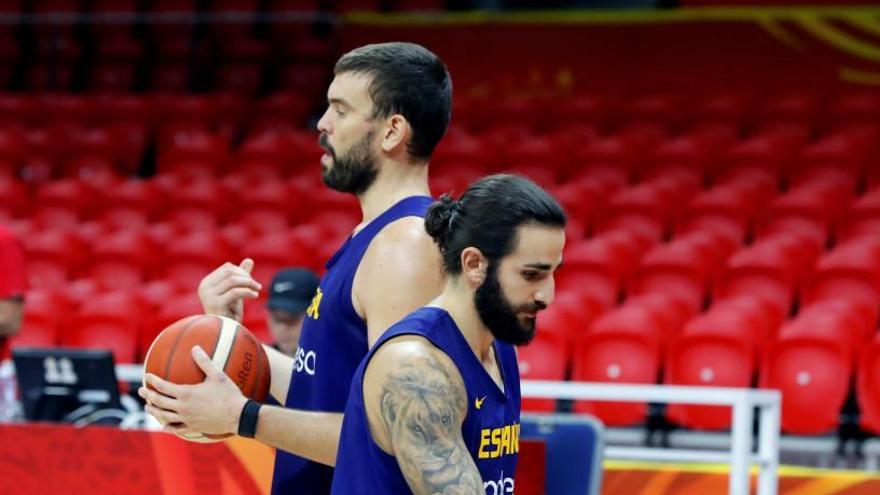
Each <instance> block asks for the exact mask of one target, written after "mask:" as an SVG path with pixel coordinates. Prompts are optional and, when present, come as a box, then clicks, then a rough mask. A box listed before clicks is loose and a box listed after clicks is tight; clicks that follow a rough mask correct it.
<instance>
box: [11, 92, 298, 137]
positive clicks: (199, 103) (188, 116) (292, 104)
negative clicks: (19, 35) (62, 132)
mask: <svg viewBox="0 0 880 495" xmlns="http://www.w3.org/2000/svg"><path fill="white" fill-rule="evenodd" d="M310 105H311V102H310V101H308V100H307V99H305V97H303V95H301V94H298V93H296V92H291V91H278V92H274V93H272V94H270V95H267V96H266V97H263V98H260V99H257V100H253V99H251V98H249V97H247V96H244V95H241V94H237V93H233V92H218V93H211V94H191V93H174V92H157V93H143V94H133V93H128V94H126V93H96V94H73V93H60V92H43V93H0V122H2V123H3V128H4V129H6V128H11V129H13V130H14V129H21V128H27V127H43V128H55V127H62V128H64V127H68V128H69V127H74V128H76V127H85V128H89V127H100V126H102V125H109V124H113V123H117V122H132V123H136V124H138V125H142V126H145V127H147V129H158V128H163V127H165V126H166V125H167V124H168V123H172V122H175V123H178V124H180V123H190V125H192V123H201V124H202V126H200V127H199V129H203V130H206V131H210V130H218V129H223V128H224V127H223V126H221V125H218V124H217V123H218V122H220V123H223V122H234V123H238V122H243V123H245V124H247V126H246V127H247V128H249V129H253V128H256V129H257V130H261V129H266V128H270V129H271V128H272V127H271V126H269V125H263V126H254V125H252V124H251V122H253V121H257V122H259V121H260V120H262V119H267V120H272V121H274V122H275V123H279V124H281V123H286V124H287V126H290V125H291V124H292V123H295V124H296V128H297V129H299V128H300V125H301V123H302V120H303V119H304V118H305V117H306V115H307V114H308V111H309V106H310ZM282 127H283V126H282Z"/></svg>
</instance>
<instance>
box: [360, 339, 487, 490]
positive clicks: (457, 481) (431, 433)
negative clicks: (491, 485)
mask: <svg viewBox="0 0 880 495" xmlns="http://www.w3.org/2000/svg"><path fill="white" fill-rule="evenodd" d="M364 399H365V403H366V408H367V417H368V419H369V423H370V430H371V432H372V434H373V438H374V439H375V441H376V443H377V444H378V445H379V446H380V447H381V448H382V449H384V450H385V451H387V452H388V453H389V454H391V455H393V456H395V457H396V458H397V464H398V465H399V466H400V470H401V471H402V472H403V476H404V478H405V479H406V482H407V484H409V487H410V489H412V491H413V493H414V494H416V495H422V494H430V495H433V494H441V495H459V494H461V495H476V494H483V493H485V491H484V490H483V482H482V479H481V477H480V472H479V471H478V470H477V466H476V464H474V460H473V459H472V458H471V455H470V452H468V450H467V447H466V446H465V444H464V440H463V439H462V436H461V424H462V422H463V421H464V417H465V415H466V414H467V397H466V392H465V387H464V382H463V381H462V379H461V375H460V374H459V372H458V369H457V368H456V367H455V365H454V364H453V363H452V360H450V359H449V357H448V356H447V355H446V354H444V353H443V352H441V351H440V350H439V349H437V348H436V347H434V346H433V345H431V344H430V343H429V342H428V341H426V340H424V339H422V338H420V337H401V338H398V339H394V340H391V341H389V342H388V343H386V344H385V345H383V346H382V348H381V349H379V350H378V351H377V352H376V354H375V355H374V356H373V359H372V360H371V361H370V364H369V366H367V370H366V374H365V377H364Z"/></svg>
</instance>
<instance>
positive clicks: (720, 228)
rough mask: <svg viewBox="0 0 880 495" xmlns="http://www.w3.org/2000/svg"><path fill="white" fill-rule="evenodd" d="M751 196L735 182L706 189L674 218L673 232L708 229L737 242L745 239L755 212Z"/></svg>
mask: <svg viewBox="0 0 880 495" xmlns="http://www.w3.org/2000/svg"><path fill="white" fill-rule="evenodd" d="M750 199H751V198H750V195H749V192H748V191H747V190H746V188H745V187H741V186H738V185H736V184H726V185H720V186H716V187H714V188H712V189H708V190H705V191H703V192H701V193H699V194H698V195H697V196H695V197H694V199H693V200H692V201H691V202H690V203H689V204H688V205H687V206H686V207H685V209H684V211H683V212H682V214H681V215H680V217H679V218H678V220H677V221H676V223H677V226H676V232H678V233H686V232H694V231H698V230H699V231H709V232H713V233H716V234H719V235H721V236H722V237H723V238H725V239H726V240H727V241H728V242H729V243H731V244H732V245H739V244H741V243H742V242H743V241H744V240H745V239H746V236H747V235H748V232H749V229H750V228H751V222H752V219H753V215H754V214H755V213H756V211H755V209H754V206H753V204H752V203H750Z"/></svg>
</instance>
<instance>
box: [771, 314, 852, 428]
mask: <svg viewBox="0 0 880 495" xmlns="http://www.w3.org/2000/svg"><path fill="white" fill-rule="evenodd" d="M845 332H846V320H845V319H844V318H842V317H835V316H833V315H830V314H826V315H824V316H823V317H821V318H818V317H816V315H805V316H803V317H798V318H797V319H796V320H793V321H792V322H790V323H788V324H786V325H784V326H783V327H782V328H781V329H780V331H779V339H778V340H777V341H776V342H775V343H774V344H773V345H772V346H771V348H770V351H769V352H768V353H767V355H766V356H765V359H764V364H763V366H762V370H761V383H760V386H761V387H762V388H773V389H778V390H780V391H782V430H783V431H784V432H786V433H794V434H802V435H803V434H820V433H825V432H828V431H830V430H832V429H833V428H835V427H836V426H837V425H838V422H839V414H840V410H841V408H842V407H843V404H844V401H845V400H846V396H847V394H848V392H849V385H850V378H851V375H852V371H853V353H852V351H853V350H852V349H851V346H850V344H849V340H848V339H840V335H842V334H845ZM817 397H820V398H821V400H817Z"/></svg>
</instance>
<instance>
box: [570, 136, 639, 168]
mask: <svg viewBox="0 0 880 495" xmlns="http://www.w3.org/2000/svg"><path fill="white" fill-rule="evenodd" d="M575 160H576V163H578V164H580V165H581V166H591V165H597V164H603V165H604V164H608V165H613V166H615V167H617V168H619V169H620V170H623V171H625V173H626V174H627V175H628V174H629V171H630V170H631V169H632V167H633V165H634V163H635V160H636V154H635V153H634V151H633V149H632V146H631V145H630V144H629V143H627V141H626V140H625V139H624V138H622V137H620V136H609V137H604V138H601V139H596V140H593V141H590V142H587V143H583V144H582V145H581V146H580V147H578V148H576V149H575Z"/></svg>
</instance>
